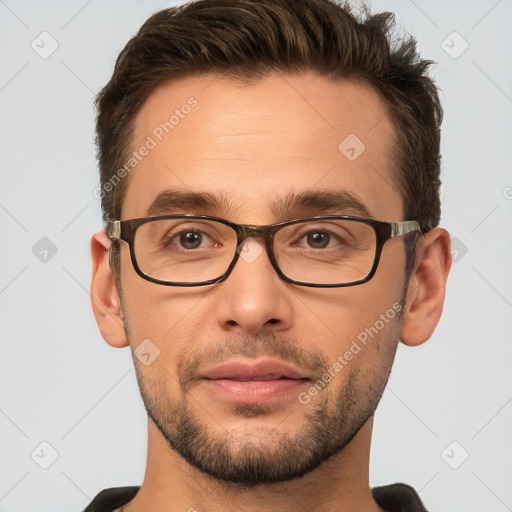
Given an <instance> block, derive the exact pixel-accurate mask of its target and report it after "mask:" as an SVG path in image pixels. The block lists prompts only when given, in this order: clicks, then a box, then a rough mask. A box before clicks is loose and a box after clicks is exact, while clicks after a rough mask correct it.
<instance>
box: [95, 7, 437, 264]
mask: <svg viewBox="0 0 512 512" xmlns="http://www.w3.org/2000/svg"><path fill="white" fill-rule="evenodd" d="M393 25H394V15H393V14H392V13H388V12H384V13H379V14H374V15H371V14H370V13H369V12H366V11H365V15H364V16H363V17H358V16H356V15H355V14H354V13H353V11H352V10H351V8H350V6H349V5H348V4H346V3H345V4H343V5H342V4H339V3H335V1H334V0H197V1H194V2H191V3H188V4H186V5H182V6H179V7H173V8H169V9H164V10H162V11H159V12H157V13H155V14H153V15H152V16H151V17H150V18H149V19H148V20H147V21H146V22H145V23H144V25H142V27H141V29H140V30H139V32H138V33H137V34H136V35H135V36H134V37H133V38H132V39H130V41H128V43H127V44H126V46H125V47H124V49H123V50H122V52H121V53H120V55H119V57H118V59H117V62H116V65H115V69H114V73H113V76H112V78H111V80H110V81H109V82H108V84H107V85H106V86H105V87H104V88H103V89H102V90H101V92H100V93H99V94H98V96H97V98H96V106H97V109H98V116H97V126H96V130H97V138H96V143H97V148H98V152H97V154H98V160H99V168H100V181H101V190H102V194H101V197H102V210H103V217H104V219H105V221H108V220H113V219H119V218H120V215H121V208H122V202H123V197H124V191H125V188H126V182H127V180H126V179H121V180H117V181H118V183H115V186H108V187H107V186H106V185H107V184H108V183H110V184H111V185H112V179H113V178H115V173H116V171H117V170H118V169H119V168H121V167H122V166H123V163H124V162H125V161H126V159H127V156H128V155H129V154H130V152H131V151H130V149H131V143H132V136H133V130H134V121H135V118H136V116H137V114H138V112H139V111H140V109H141V107H142V105H143V103H144V102H145V101H146V100H147V98H148V97H149V95H150V94H151V93H152V92H153V91H154V90H155V88H156V87H157V86H158V85H161V84H162V83H163V82H167V81H172V80H175V79H179V78H183V77H186V76H192V75H201V74H212V73H213V74H219V75H227V76H230V77H235V78H239V79H242V80H247V81H250V80H251V79H258V78H263V77H264V76H265V75H267V74H268V73H270V72H273V71H278V72H290V73H296V72H302V71H313V72H316V73H317V74H318V75H320V76H322V77H325V78H328V79H332V80H340V79H349V80H350V79H352V80H358V81H362V82H364V83H366V84H369V85H370V86H372V87H373V88H374V89H375V90H376V91H378V92H379V93H380V95H381V98H382V100H383V101H384V104H385V105H386V107H387V110H388V113H389V116H390V119H391V121H392V122H393V124H394V127H395V132H396V140H397V144H396V147H395V148H394V150H395V156H396V162H397V165H398V169H397V172H396V173H395V176H394V179H395V181H396V184H397V187H398V189H399V190H400V192H401V194H402V197H403V201H404V215H405V218H406V219H408V220H417V221H418V222H419V223H420V226H421V229H422V231H423V232H426V231H428V230H430V229H431V228H433V227H435V226H437V225H438V223H439V219H440V199H439V187H440V178H439V174H440V124H441V120H442V108H441V105H440V101H439V97H438V93H437V88H436V86H435V84H434V82H433V80H432V79H431V78H429V76H428V75H427V70H428V68H429V66H430V65H431V64H432V61H427V60H422V59H421V58H420V56H419V54H418V52H417V50H416V42H415V40H414V38H412V37H406V38H403V39H397V40H394V39H393V36H392V29H393ZM109 180H110V181H109ZM107 190H108V192H107ZM409 266H410V265H408V267H409Z"/></svg>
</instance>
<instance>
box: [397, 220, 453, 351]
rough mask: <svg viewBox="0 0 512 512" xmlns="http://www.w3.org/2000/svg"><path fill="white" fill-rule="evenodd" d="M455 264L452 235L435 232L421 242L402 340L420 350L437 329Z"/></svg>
mask: <svg viewBox="0 0 512 512" xmlns="http://www.w3.org/2000/svg"><path fill="white" fill-rule="evenodd" d="M451 264H452V258H451V252H450V235H449V233H448V232H447V231H446V230H445V229H443V228H434V229H432V230H431V231H429V232H428V233H427V234H425V235H424V236H423V237H422V239H421V240H420V241H419V242H418V246H417V250H416V266H415V268H414V270H413V272H412V274H411V277H410V279H409V289H408V293H407V300H406V304H405V308H404V314H403V323H402V330H401V333H400V340H401V341H402V343H404V344H405V345H409V346H416V345H421V344H422V343H424V342H425V341H427V340H428V339H429V338H430V336H432V333H433V332H434V329H435V328H436V326H437V324H438V322H439V318H440V317H441V312H442V310H443V303H444V297H445V290H446V280H447V278H448V273H449V271H450V267H451Z"/></svg>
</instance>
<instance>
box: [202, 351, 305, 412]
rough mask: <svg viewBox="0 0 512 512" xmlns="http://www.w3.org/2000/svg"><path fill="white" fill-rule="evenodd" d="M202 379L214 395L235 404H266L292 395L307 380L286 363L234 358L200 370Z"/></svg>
mask: <svg viewBox="0 0 512 512" xmlns="http://www.w3.org/2000/svg"><path fill="white" fill-rule="evenodd" d="M201 378H202V382H203V383H205V384H206V385H207V386H208V389H209V391H210V392H212V393H214V394H215V395H216V396H218V397H223V398H224V399H228V400H229V401H230V402H235V403H239V404H267V403H270V402H272V401H275V400H277V399H279V398H282V397H285V396H290V395H292V394H293V395H294V394H295V393H297V392H299V391H300V388H302V387H303V386H305V385H306V383H307V382H308V381H309V380H310V379H309V378H308V377H307V375H306V374H305V373H304V372H302V371H300V370H299V369H297V368H294V367H292V366H290V365H287V364H284V363H281V362H278V361H272V360H260V361H252V360H250V361H249V360H242V359H240V360H234V361H229V362H226V363H222V364H220V365H218V366H214V367H211V368H206V369H204V370H203V371H202V372H201Z"/></svg>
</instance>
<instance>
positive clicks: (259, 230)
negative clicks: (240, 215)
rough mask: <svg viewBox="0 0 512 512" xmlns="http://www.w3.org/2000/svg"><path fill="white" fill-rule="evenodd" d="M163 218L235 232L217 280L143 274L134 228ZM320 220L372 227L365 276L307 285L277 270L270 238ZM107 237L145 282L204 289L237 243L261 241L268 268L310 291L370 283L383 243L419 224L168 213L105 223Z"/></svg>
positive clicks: (231, 266) (237, 253) (350, 218)
mask: <svg viewBox="0 0 512 512" xmlns="http://www.w3.org/2000/svg"><path fill="white" fill-rule="evenodd" d="M166 219H192V220H194V219H197V220H210V221H215V222H219V223H221V224H224V225H226V226H228V227H230V228H231V229H232V230H233V231H234V232H235V233H236V237H237V244H236V248H237V249H236V250H235V254H234V255H233V259H232V261H231V263H230V264H229V266H228V268H227V269H226V271H225V272H224V273H223V274H222V275H221V276H219V277H217V278H214V279H209V280H207V281H200V282H198V283H195V282H175V281H164V280H161V279H157V278H154V277H151V276H149V275H147V274H145V273H144V272H143V271H142V270H141V268H140V267H139V264H138V262H137V258H136V256H135V233H136V231H137V229H138V228H139V227H140V226H142V225H143V224H147V223H149V222H154V221H158V220H166ZM320 220H348V221H355V222H361V223H363V224H366V225H368V226H370V227H371V228H373V230H374V232H375V236H376V246H375V255H374V259H373V265H372V268H371V270H370V271H369V273H368V274H366V276H365V277H363V278H362V279H359V280H357V281H351V282H349V283H340V284H338V283H335V284H332V283H329V284H321V283H308V282H306V281H297V280H295V279H291V278H290V277H288V276H286V275H285V274H284V273H283V271H282V270H281V268H280V267H279V263H278V261H277V258H276V255H275V251H274V245H273V242H274V235H275V234H276V233H277V232H278V231H279V230H280V229H282V228H284V227H286V226H290V225H293V224H298V223H301V222H308V221H320ZM107 228H108V230H107V234H108V237H109V238H110V240H112V241H113V242H115V241H119V240H122V241H123V242H126V243H127V244H128V246H129V249H130V258H131V261H132V265H133V268H134V269H135V272H136V273H137V274H138V275H139V276H140V277H142V278H143V279H145V280H146V281H150V282H152V283H155V284H161V285H164V286H187V287H194V286H207V285H210V284H217V283H221V282H222V281H225V280H226V279H227V278H228V277H229V275H230V274H231V272H232V271H233V269H234V267H235V265H236V263H237V262H238V259H239V257H240V251H239V249H238V248H239V247H241V244H243V243H244V242H245V240H247V239H248V238H261V239H263V241H264V242H265V249H266V252H267V256H268V258H269V260H270V263H271V264H272V267H273V268H274V270H275V271H276V273H277V274H278V276H279V277H280V278H281V279H283V280H284V281H285V282H287V283H291V284H296V285H298V286H307V287H311V288H344V287H347V286H356V285H359V284H364V283H367V282H368V281H370V279H372V278H373V277H374V275H375V273H376V272H377V267H378V265H379V262H380V258H381V254H382V249H383V247H384V244H385V243H386V242H387V241H388V240H391V239H393V238H397V237H399V236H403V235H406V234H409V233H413V232H416V231H419V232H420V233H421V227H420V224H419V223H418V222H417V221H415V220H405V221H398V222H387V221H382V220H376V219H369V218H364V217H353V216H348V215H327V216H315V217H304V218H300V219H292V220H287V221H283V222H278V223H275V224H268V225H264V226H257V225H251V224H237V223H235V222H231V221H229V220H226V219H221V218H220V217H212V216H210V215H195V214H189V213H184V214H172V215H158V216H152V217H140V218H136V219H129V220H113V221H109V222H108V223H107Z"/></svg>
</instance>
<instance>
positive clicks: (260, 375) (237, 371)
mask: <svg viewBox="0 0 512 512" xmlns="http://www.w3.org/2000/svg"><path fill="white" fill-rule="evenodd" d="M201 376H202V378H204V379H210V380H218V379H230V380H238V381H241V382H245V381H254V380H279V379H293V380H299V379H307V376H306V375H304V374H303V373H302V372H300V371H299V370H296V369H295V368H293V367H291V366H289V365H287V364H284V363H280V362H278V361H257V362H254V361H243V360H239V361H230V362H227V363H223V364H220V365H218V366H215V367H213V368H210V369H207V370H205V371H204V372H202V374H201Z"/></svg>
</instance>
